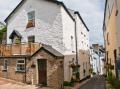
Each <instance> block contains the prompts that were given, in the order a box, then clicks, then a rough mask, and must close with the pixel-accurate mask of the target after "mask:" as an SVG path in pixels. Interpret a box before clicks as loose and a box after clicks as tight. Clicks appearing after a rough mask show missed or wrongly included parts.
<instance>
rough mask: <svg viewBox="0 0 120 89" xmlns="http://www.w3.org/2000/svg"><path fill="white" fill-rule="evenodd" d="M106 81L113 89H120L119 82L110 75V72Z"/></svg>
mask: <svg viewBox="0 0 120 89" xmlns="http://www.w3.org/2000/svg"><path fill="white" fill-rule="evenodd" d="M107 80H108V82H109V83H110V85H111V87H112V88H113V89H120V81H119V80H118V79H117V78H116V77H115V76H114V75H112V72H109V73H108V76H107Z"/></svg>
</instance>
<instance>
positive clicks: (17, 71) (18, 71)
mask: <svg viewBox="0 0 120 89" xmlns="http://www.w3.org/2000/svg"><path fill="white" fill-rule="evenodd" d="M15 72H16V73H25V70H24V71H20V70H16V71H15Z"/></svg>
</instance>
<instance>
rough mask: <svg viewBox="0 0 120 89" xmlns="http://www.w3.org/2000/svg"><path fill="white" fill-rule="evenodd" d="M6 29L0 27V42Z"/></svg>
mask: <svg viewBox="0 0 120 89" xmlns="http://www.w3.org/2000/svg"><path fill="white" fill-rule="evenodd" d="M6 31H7V28H6V27H4V28H3V29H0V42H1V41H2V38H3V34H4V33H5V32H6Z"/></svg>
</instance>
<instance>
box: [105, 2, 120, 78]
mask: <svg viewBox="0 0 120 89" xmlns="http://www.w3.org/2000/svg"><path fill="white" fill-rule="evenodd" d="M119 10H120V1H119V0H106V4H105V14H104V23H103V31H104V38H105V47H106V64H107V71H109V72H110V71H111V72H112V73H113V74H114V75H115V76H116V77H118V70H117V67H116V66H117V65H116V64H117V61H118V60H117V59H118V56H119V55H120V40H119V37H120V34H119V33H120V30H119V28H120V27H119V20H120V14H119Z"/></svg>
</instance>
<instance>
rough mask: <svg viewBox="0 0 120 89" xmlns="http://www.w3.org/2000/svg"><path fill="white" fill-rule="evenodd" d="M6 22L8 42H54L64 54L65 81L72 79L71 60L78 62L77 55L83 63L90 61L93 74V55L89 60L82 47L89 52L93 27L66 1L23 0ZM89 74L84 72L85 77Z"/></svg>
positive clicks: (54, 45) (53, 45)
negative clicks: (68, 5)
mask: <svg viewBox="0 0 120 89" xmlns="http://www.w3.org/2000/svg"><path fill="white" fill-rule="evenodd" d="M5 22H6V24H7V44H12V43H18V42H20V43H24V42H25V43H27V42H38V43H42V44H46V45H51V46H52V47H53V48H54V49H56V50H57V51H59V52H60V53H62V54H64V56H65V57H64V80H65V81H70V80H71V77H72V75H73V72H72V71H73V70H72V68H70V64H71V62H74V63H75V62H76V58H77V60H78V64H79V65H82V64H83V62H85V63H86V69H85V70H86V71H87V72H86V76H88V75H89V67H88V66H89V57H88V59H87V58H86V59H85V60H84V59H82V58H81V57H80V53H81V50H82V51H85V52H87V54H88V55H89V53H88V51H89V30H88V28H87V26H86V25H85V23H84V21H83V20H82V18H81V16H80V14H79V13H78V12H76V11H72V10H69V9H67V7H66V6H65V5H64V3H62V2H60V1H57V0H22V1H21V2H20V4H19V5H18V6H17V7H16V8H15V9H14V11H13V12H12V13H11V14H10V15H9V16H8V17H7V18H6V20H5ZM76 50H77V52H76ZM76 54H77V56H76ZM81 68H82V69H81ZM81 68H80V69H81V70H82V72H83V67H81ZM81 70H80V73H81ZM86 76H83V74H82V75H80V77H81V79H83V78H85V77H86Z"/></svg>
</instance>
